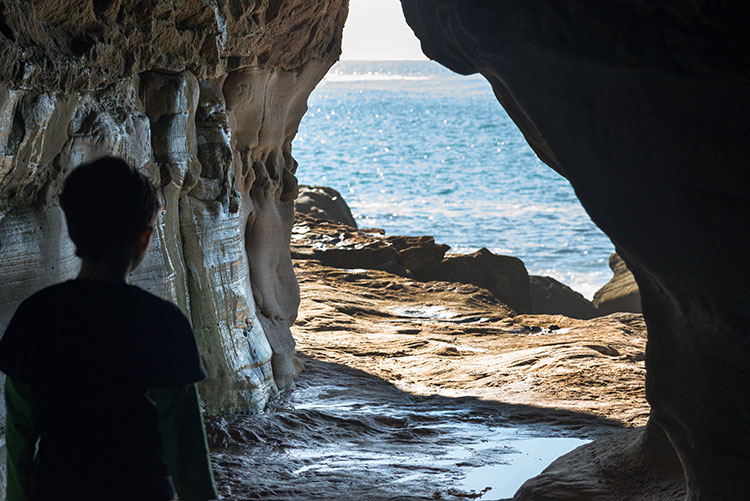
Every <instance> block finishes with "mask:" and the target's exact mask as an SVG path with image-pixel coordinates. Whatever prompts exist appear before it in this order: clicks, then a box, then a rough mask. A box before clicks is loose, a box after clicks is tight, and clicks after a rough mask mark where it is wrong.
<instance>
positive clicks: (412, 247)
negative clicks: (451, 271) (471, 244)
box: [385, 235, 450, 280]
mask: <svg viewBox="0 0 750 501" xmlns="http://www.w3.org/2000/svg"><path fill="white" fill-rule="evenodd" d="M385 241H386V242H388V243H389V244H390V245H392V246H393V247H394V248H395V249H396V250H397V251H398V253H399V262H400V263H401V265H402V266H403V267H404V268H406V269H407V270H409V271H410V272H411V274H412V276H414V277H416V278H417V279H419V280H430V279H429V278H424V277H426V276H427V275H428V274H429V273H430V271H431V270H434V269H435V268H436V267H438V266H440V265H441V263H442V262H443V258H444V257H445V253H446V252H447V251H448V249H450V246H448V245H445V244H438V243H436V242H435V238H434V237H431V236H426V235H423V236H418V237H407V236H392V237H386V239H385Z"/></svg>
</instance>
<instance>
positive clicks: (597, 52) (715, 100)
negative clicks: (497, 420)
mask: <svg viewBox="0 0 750 501" xmlns="http://www.w3.org/2000/svg"><path fill="white" fill-rule="evenodd" d="M402 5H403V7H404V13H405V14H406V19H407V22H408V23H409V24H410V25H411V26H412V28H413V29H414V31H415V33H416V34H417V36H418V37H419V38H420V39H421V41H422V48H423V50H424V52H425V54H427V55H428V56H429V57H431V58H433V59H435V60H437V61H439V62H441V63H443V64H445V65H446V66H448V67H449V68H451V69H453V70H454V71H458V72H460V73H476V72H479V73H481V74H483V75H484V76H485V77H486V78H487V80H488V81H489V82H490V83H491V84H492V87H493V89H494V91H495V94H496V96H497V97H498V100H499V101H500V102H501V104H502V105H503V106H504V107H505V109H506V110H507V111H508V113H509V114H510V116H511V117H512V118H513V120H514V121H515V122H516V123H517V124H518V126H519V127H520V128H521V130H522V131H523V133H524V135H525V137H526V139H527V140H528V141H529V144H530V145H531V146H532V147H533V148H534V150H535V151H536V153H537V154H538V155H539V157H540V158H541V159H542V160H544V161H545V162H546V163H547V164H549V165H550V166H551V167H552V168H554V169H555V170H556V171H558V172H559V173H561V174H562V175H564V176H565V177H567V178H568V180H569V181H570V182H571V184H572V185H573V187H574V188H575V191H576V194H577V195H578V197H579V198H580V200H581V202H582V204H583V206H584V207H585V208H586V210H587V211H588V213H589V214H590V215H591V217H592V219H593V220H594V222H595V223H596V224H597V225H598V226H599V227H600V228H602V229H603V230H604V231H605V232H606V233H607V234H608V235H609V236H610V237H611V239H612V241H613V242H614V243H615V245H616V247H617V249H618V254H620V255H621V256H622V258H623V259H624V261H625V263H627V266H628V268H630V270H631V271H632V272H633V275H634V276H635V279H636V281H637V283H638V287H639V289H640V293H641V302H642V307H643V312H644V315H645V318H646V322H647V324H648V332H649V342H648V349H647V355H646V357H647V360H646V361H647V369H648V375H647V383H646V385H647V394H648V399H649V402H650V404H651V406H652V409H653V419H654V425H655V426H660V427H662V428H663V429H664V430H665V431H666V433H667V435H668V436H669V440H670V442H671V444H672V445H673V446H674V447H675V449H676V451H677V453H678V456H679V457H680V460H681V462H682V466H683V468H684V471H685V474H686V479H687V487H688V492H689V496H690V497H691V498H693V499H738V498H741V497H744V496H746V490H747V487H746V483H747V477H748V474H750V452H749V451H750V407H749V406H748V403H747V397H746V395H747V393H748V388H750V371H748V369H747V366H748V364H747V360H748V357H750V337H748V335H747V332H746V331H747V329H746V326H747V325H748V323H750V303H749V302H748V299H747V293H746V291H745V286H744V284H745V282H746V280H745V279H746V278H747V272H746V271H745V270H744V269H743V268H742V263H743V262H744V260H745V256H746V254H747V249H746V245H745V244H744V243H742V242H743V239H742V238H741V237H740V235H742V234H744V233H746V230H747V225H748V223H747V222H748V220H750V197H749V196H748V191H747V188H746V187H747V185H748V183H750V171H749V170H748V169H747V168H746V163H747V146H746V145H747V137H748V128H747V117H748V114H749V113H750V64H748V63H749V62H750V61H749V56H748V54H750V50H748V48H750V35H749V32H748V31H747V30H746V29H745V27H744V25H743V23H742V21H741V18H742V16H739V15H738V11H737V9H736V4H735V3H733V2H727V1H719V2H705V1H696V2H682V1H677V0H658V1H653V2H643V1H640V0H627V1H601V2H586V1H581V0H564V1H559V0H531V1H529V0H517V1H516V0H513V1H506V2H489V1H481V2H462V1H459V0H435V1H433V2H421V1H419V0H402ZM602 485H603V484H602ZM532 497H533V496H532ZM541 497H544V496H543V495H541V494H539V495H537V497H533V498H534V499H539V498H541Z"/></svg>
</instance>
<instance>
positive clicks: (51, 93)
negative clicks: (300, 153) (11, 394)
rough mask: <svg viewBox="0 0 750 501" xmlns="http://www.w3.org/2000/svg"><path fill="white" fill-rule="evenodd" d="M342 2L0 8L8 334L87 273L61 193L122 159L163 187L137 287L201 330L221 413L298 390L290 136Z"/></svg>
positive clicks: (73, 1) (2, 279)
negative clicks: (90, 168)
mask: <svg viewBox="0 0 750 501" xmlns="http://www.w3.org/2000/svg"><path fill="white" fill-rule="evenodd" d="M347 8H348V2H347V0H316V1H303V0H257V1H254V0H223V1H218V2H202V1H197V0H196V1H190V0H185V1H181V2H172V1H166V0H151V1H134V2H121V1H109V2H91V1H83V0H68V1H52V0H49V1H35V2H22V1H20V0H18V1H10V0H4V1H0V67H2V68H4V71H3V73H2V76H1V77H0V116H1V117H2V120H0V263H2V264H1V265H0V283H2V284H3V289H2V291H1V292H0V331H2V330H4V328H5V326H6V325H7V323H8V321H9V320H10V317H11V315H12V314H13V312H14V311H15V308H16V306H17V305H18V303H19V302H20V301H21V300H23V299H24V298H25V297H26V296H28V295H29V294H31V293H33V292H35V291H36V290H38V289H39V288H41V287H43V286H46V285H50V284H52V283H55V282H58V281H61V280H65V279H69V278H73V277H74V276H75V274H76V273H77V269H78V259H76V258H75V256H74V249H73V245H72V243H71V242H70V241H69V239H68V237H67V231H66V228H65V223H64V219H63V216H62V212H61V211H60V209H59V207H58V203H57V196H58V194H59V192H60V190H61V187H62V182H63V180H64V178H65V176H66V175H67V174H68V173H69V172H70V170H71V169H72V168H73V167H75V166H76V165H77V164H79V163H81V162H83V161H87V160H90V159H93V158H95V157H97V156H100V155H103V154H107V153H113V154H115V155H119V156H121V157H123V158H124V159H125V160H127V161H128V162H129V163H131V164H132V165H134V166H135V167H136V168H138V169H140V170H142V171H143V172H145V173H147V174H148V175H149V177H150V178H151V179H152V180H154V182H155V184H157V186H159V187H160V188H161V193H162V196H163V201H164V210H163V211H161V212H160V213H159V216H158V220H157V224H156V228H155V233H154V238H153V241H152V246H151V249H150V252H149V254H148V256H147V258H146V260H145V261H144V262H143V264H142V265H141V266H140V267H139V268H138V269H137V270H136V271H135V272H134V273H133V275H132V277H131V282H132V283H135V284H137V285H139V286H142V287H144V288H145V289H147V290H149V291H151V292H154V293H155V294H157V295H159V296H161V297H164V298H166V299H169V300H171V301H174V302H176V303H177V304H178V305H179V306H180V307H181V308H182V309H183V311H185V313H186V314H187V315H188V317H189V318H190V319H191V320H192V324H193V329H194V330H195V333H196V336H197V339H198V343H199V347H200V349H201V352H202V354H203V357H204V361H205V365H206V369H207V371H208V373H209V379H208V381H207V382H205V383H202V386H201V388H200V391H201V396H202V398H203V400H204V401H205V403H206V404H207V407H208V409H209V410H211V411H213V412H218V411H226V410H230V411H257V410H260V409H262V408H263V407H264V406H265V404H266V403H267V401H268V399H269V398H271V397H272V396H273V395H274V394H275V393H276V392H277V391H278V389H279V388H281V387H284V386H286V385H288V384H289V383H290V382H291V379H292V378H293V376H294V374H295V373H296V371H297V367H296V362H295V358H294V340H293V339H292V337H291V333H290V331H289V326H290V325H291V323H292V322H293V321H294V319H295V316H296V312H297V306H298V303H299V289H298V286H297V282H296V279H295V277H294V272H293V269H292V263H291V258H290V254H289V238H290V232H291V225H292V222H293V216H294V209H293V201H294V198H295V197H296V193H297V182H296V178H295V176H294V173H295V171H296V167H297V164H296V162H295V161H294V159H293V157H292V155H291V142H292V139H293V138H294V135H295V133H296V131H297V127H298V125H299V122H300V119H301V118H302V116H303V114H304V113H305V111H306V101H307V97H308V96H309V94H310V92H311V91H312V90H313V88H314V87H315V85H316V84H317V83H318V82H319V81H320V80H321V79H322V78H323V76H324V75H325V73H326V71H327V69H328V68H329V67H330V66H331V65H332V64H333V63H334V62H335V61H336V60H337V59H338V56H339V54H340V46H341V31H342V29H343V24H344V21H345V19H346V15H347ZM111 188H112V187H106V186H102V187H101V189H103V190H106V189H111ZM102 210H106V207H102ZM49 321H54V319H49ZM0 407H2V408H4V406H0Z"/></svg>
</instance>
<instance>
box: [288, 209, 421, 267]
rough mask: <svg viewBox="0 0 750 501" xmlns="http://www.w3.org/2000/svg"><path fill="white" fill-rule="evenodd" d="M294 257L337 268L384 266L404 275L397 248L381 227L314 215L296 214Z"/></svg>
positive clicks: (292, 246) (293, 240)
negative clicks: (372, 228) (350, 224)
mask: <svg viewBox="0 0 750 501" xmlns="http://www.w3.org/2000/svg"><path fill="white" fill-rule="evenodd" d="M291 255H292V257H293V258H294V259H315V260H317V261H320V262H321V263H323V264H325V265H327V266H334V267H336V268H345V269H357V268H365V269H370V270H383V271H387V272H389V273H394V274H396V275H407V274H408V272H407V271H406V269H405V268H404V267H403V265H402V264H401V262H400V261H401V259H400V256H399V251H398V250H397V249H396V248H395V247H394V246H392V245H390V243H389V242H388V240H387V239H386V238H385V237H383V235H382V230H376V231H373V230H370V229H357V228H354V227H352V226H348V225H345V224H342V223H336V222H330V221H325V220H323V219H318V218H317V217H314V216H309V215H305V214H297V218H296V221H295V223H294V228H293V230H292V240H291Z"/></svg>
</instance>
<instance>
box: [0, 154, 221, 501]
mask: <svg viewBox="0 0 750 501" xmlns="http://www.w3.org/2000/svg"><path fill="white" fill-rule="evenodd" d="M60 203H61V205H62V208H63V211H64V212H65V218H66V221H67V223H68V230H69V234H70V237H71V239H72V240H73V243H75V246H76V255H77V256H78V257H80V258H81V260H82V262H81V271H80V273H79V274H78V276H77V277H76V279H75V280H69V281H67V282H63V283H60V284H57V285H53V286H51V287H47V288H46V289H43V290H41V291H39V292H37V293H36V294H34V295H32V296H31V297H29V298H28V299H26V300H25V301H24V302H23V303H21V305H20V306H19V307H18V309H17V310H16V313H15V315H14V316H13V318H12V319H11V321H10V324H9V325H8V328H7V329H6V331H5V335H4V336H3V338H2V340H0V370H2V371H3V372H4V373H5V374H6V375H7V378H6V382H5V403H6V407H7V421H6V438H7V472H8V473H7V475H8V477H7V478H8V481H7V499H8V500H9V501H15V500H25V499H32V500H52V499H55V500H84V499H97V500H102V499H113V500H115V499H116V500H129V501H132V500H143V501H146V500H154V501H157V500H158V501H166V500H170V499H173V498H174V497H175V487H176V490H177V493H178V494H179V497H180V500H181V501H190V500H196V501H205V500H208V499H214V498H217V497H218V496H217V494H216V487H215V485H214V480H213V474H212V472H211V465H210V462H209V458H208V447H207V444H206V436H205V431H204V428H203V419H202V417H201V412H200V407H199V403H198V395H197V392H196V388H195V383H196V382H198V381H201V380H202V379H204V378H205V377H206V373H205V371H204V370H203V367H202V365H201V359H200V355H199V353H198V349H197V346H196V343H195V338H194V336H193V332H192V330H191V328H190V324H189V323H188V320H187V318H185V316H184V315H183V314H182V312H181V311H180V310H179V309H178V308H177V306H175V305H174V304H172V303H169V302H167V301H164V300H162V299H160V298H158V297H156V296H154V295H152V294H150V293H148V292H146V291H144V290H142V289H140V288H138V287H135V286H132V285H128V284H127V283H126V277H127V276H128V274H129V273H130V272H131V271H133V270H134V269H135V268H136V266H138V264H139V263H140V262H141V260H142V259H143V256H144V255H145V253H146V250H147V248H148V245H149V242H150V240H151V234H152V232H153V222H154V218H155V215H156V211H157V210H158V199H157V194H156V190H155V188H154V187H153V185H152V184H151V183H150V181H149V180H148V179H147V178H146V177H145V176H143V175H142V174H140V173H138V172H137V171H136V170H134V169H133V168H132V167H130V166H129V165H128V164H127V163H125V162H124V161H123V160H120V159H118V158H113V157H104V158H101V159H99V160H96V161H93V162H91V163H88V164H84V165H81V166H79V167H77V168H76V169H75V170H74V171H73V172H72V173H71V174H70V176H68V178H67V180H66V181H65V185H64V188H63V192H62V195H61V196H60Z"/></svg>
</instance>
